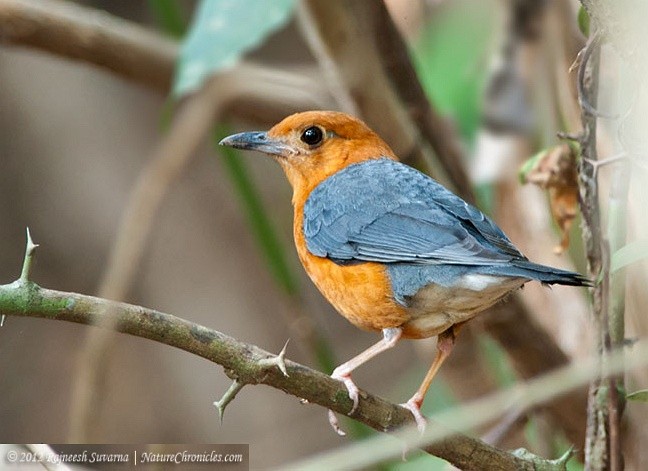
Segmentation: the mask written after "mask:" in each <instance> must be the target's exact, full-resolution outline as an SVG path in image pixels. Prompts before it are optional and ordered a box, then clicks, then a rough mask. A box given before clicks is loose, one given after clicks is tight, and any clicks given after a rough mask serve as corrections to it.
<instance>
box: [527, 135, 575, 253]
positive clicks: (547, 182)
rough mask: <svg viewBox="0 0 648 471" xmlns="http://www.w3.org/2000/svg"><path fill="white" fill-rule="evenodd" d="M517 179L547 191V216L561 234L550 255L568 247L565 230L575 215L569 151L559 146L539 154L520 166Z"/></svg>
mask: <svg viewBox="0 0 648 471" xmlns="http://www.w3.org/2000/svg"><path fill="white" fill-rule="evenodd" d="M520 180H521V181H522V183H533V184H534V185H538V186H539V187H540V188H542V189H544V190H547V193H548V195H549V205H550V207H551V216H552V218H553V220H554V222H555V223H556V225H557V226H558V228H559V229H560V232H561V234H562V239H561V241H560V244H559V245H557V246H556V247H554V253H555V254H557V255H559V254H561V253H563V252H564V251H565V250H567V249H568V248H569V230H570V229H571V227H572V223H573V222H574V219H575V218H576V215H577V214H578V193H579V190H578V175H577V172H576V156H575V155H574V154H573V153H572V148H571V147H570V146H569V145H567V144H559V145H556V146H553V147H549V148H548V149H545V150H542V151H540V152H539V153H537V154H536V155H535V156H533V157H532V158H531V159H529V160H527V162H525V164H524V165H523V166H522V168H521V169H520Z"/></svg>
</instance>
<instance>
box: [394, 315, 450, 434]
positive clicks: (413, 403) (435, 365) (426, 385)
mask: <svg viewBox="0 0 648 471" xmlns="http://www.w3.org/2000/svg"><path fill="white" fill-rule="evenodd" d="M462 325H463V324H455V325H454V326H452V327H450V328H449V329H448V330H446V331H445V332H442V333H440V334H439V337H438V339H437V347H436V348H437V352H436V355H435V356H434V360H433V361H432V365H431V366H430V369H429V370H428V372H427V374H426V375H425V378H423V382H422V383H421V386H419V388H418V390H417V391H416V393H414V395H413V396H412V397H411V398H410V399H409V401H407V402H406V403H404V404H401V406H403V407H404V408H405V409H408V410H409V411H410V412H412V415H413V416H414V419H415V420H416V425H417V426H418V429H419V430H420V431H421V432H423V431H424V430H425V427H426V425H427V421H426V420H425V417H423V414H421V406H422V405H423V399H425V394H426V393H427V391H428V389H430V384H432V380H433V379H434V376H435V375H436V374H437V372H438V371H439V368H441V365H442V364H443V362H444V361H445V360H446V358H448V356H450V352H452V348H453V347H454V344H455V339H456V338H457V333H458V332H459V329H460V328H461V326H462Z"/></svg>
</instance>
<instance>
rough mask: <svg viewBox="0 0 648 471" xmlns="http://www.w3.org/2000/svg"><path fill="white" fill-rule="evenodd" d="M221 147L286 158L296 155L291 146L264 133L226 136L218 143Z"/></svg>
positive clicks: (243, 133)
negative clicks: (254, 151)
mask: <svg viewBox="0 0 648 471" xmlns="http://www.w3.org/2000/svg"><path fill="white" fill-rule="evenodd" d="M219 144H220V145H221V146H229V147H234V148H236V149H245V150H256V151H259V152H263V153H264V154H270V155H276V156H281V157H288V156H291V155H295V154H297V153H298V150H297V149H295V148H294V147H293V146H291V145H289V144H286V143H285V142H283V141H280V140H279V139H273V138H271V137H269V136H268V133H267V132H264V131H252V132H240V133H238V134H233V135H231V136H227V137H226V138H225V139H223V140H222V141H220V142H219Z"/></svg>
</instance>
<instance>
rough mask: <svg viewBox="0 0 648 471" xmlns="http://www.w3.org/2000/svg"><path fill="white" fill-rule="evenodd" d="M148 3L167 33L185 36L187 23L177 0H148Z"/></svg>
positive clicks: (177, 36)
mask: <svg viewBox="0 0 648 471" xmlns="http://www.w3.org/2000/svg"><path fill="white" fill-rule="evenodd" d="M148 5H149V9H150V10H151V12H153V16H154V17H155V21H156V23H157V24H158V25H159V26H160V28H161V29H162V30H163V31H164V32H165V33H167V34H168V35H170V36H173V37H174V38H178V39H179V38H181V37H182V36H184V34H185V31H186V29H187V25H186V22H185V20H184V15H183V13H182V9H181V8H180V7H179V6H178V3H177V2H176V0H148Z"/></svg>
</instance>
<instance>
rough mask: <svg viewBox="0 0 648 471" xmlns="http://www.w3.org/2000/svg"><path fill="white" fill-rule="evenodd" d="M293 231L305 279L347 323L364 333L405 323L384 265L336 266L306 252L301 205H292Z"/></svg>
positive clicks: (405, 316) (401, 309)
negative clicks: (293, 208)
mask: <svg viewBox="0 0 648 471" xmlns="http://www.w3.org/2000/svg"><path fill="white" fill-rule="evenodd" d="M293 229H294V236H295V246H296V247H297V253H298V255H299V259H300V260H301V262H302V265H304V268H305V269H306V272H307V273H308V276H310V278H311V280H313V283H315V285H316V286H317V288H318V289H319V290H320V291H321V293H322V294H323V295H324V297H325V298H326V299H327V300H328V301H329V302H330V303H331V304H332V305H333V306H334V307H335V308H336V309H337V310H338V312H340V314H342V315H343V316H344V317H346V318H347V319H348V320H349V322H351V323H352V324H354V325H355V326H357V327H360V328H361V329H365V330H382V329H386V328H390V327H398V326H401V325H402V324H404V323H405V322H407V320H408V319H409V316H408V314H407V312H406V309H405V308H404V307H403V306H401V305H399V304H397V303H396V301H395V300H394V298H393V296H392V289H391V283H390V281H389V276H388V274H387V270H386V269H385V267H384V265H382V264H379V263H370V262H367V263H358V264H350V265H338V264H337V263H335V262H333V261H331V260H329V259H327V258H323V257H318V256H315V255H313V254H312V253H310V252H309V251H308V249H307V248H306V240H305V238H304V231H303V205H296V206H295V219H294V228H293Z"/></svg>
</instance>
